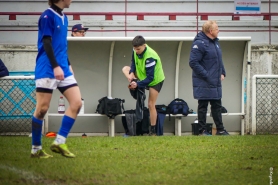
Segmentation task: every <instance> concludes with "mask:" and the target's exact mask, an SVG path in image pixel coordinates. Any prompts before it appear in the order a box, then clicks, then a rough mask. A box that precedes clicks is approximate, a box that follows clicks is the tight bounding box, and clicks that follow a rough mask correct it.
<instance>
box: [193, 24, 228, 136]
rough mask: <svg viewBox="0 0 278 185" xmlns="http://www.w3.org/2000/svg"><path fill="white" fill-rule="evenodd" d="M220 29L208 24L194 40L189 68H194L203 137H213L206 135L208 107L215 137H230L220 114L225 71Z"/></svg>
mask: <svg viewBox="0 0 278 185" xmlns="http://www.w3.org/2000/svg"><path fill="white" fill-rule="evenodd" d="M218 33H219V29H218V25H217V23H216V22H215V21H207V22H205V23H204V25H203V27H202V31H201V32H199V33H198V34H197V36H196V37H195V39H194V41H193V44H192V47H191V52H190V59H189V65H190V67H191V68H192V71H193V72H192V81H193V94H194V98H195V99H197V100H198V124H199V132H200V135H210V134H209V133H208V132H207V131H206V114H207V107H208V103H209V102H210V104H211V113H212V117H213V120H214V123H215V125H216V127H217V132H216V135H229V133H228V132H227V131H226V130H225V129H224V126H223V122H222V114H221V107H222V103H221V98H222V84H221V81H222V80H224V78H225V76H226V71H225V68H224V64H223V61H222V52H221V49H220V45H219V43H218V38H217V36H218Z"/></svg>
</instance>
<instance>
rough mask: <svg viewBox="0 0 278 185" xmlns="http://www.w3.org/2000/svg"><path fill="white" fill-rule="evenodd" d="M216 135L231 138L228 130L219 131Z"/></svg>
mask: <svg viewBox="0 0 278 185" xmlns="http://www.w3.org/2000/svg"><path fill="white" fill-rule="evenodd" d="M216 135H222V136H229V135H230V134H229V133H228V132H227V131H226V130H221V131H219V130H217V132H216Z"/></svg>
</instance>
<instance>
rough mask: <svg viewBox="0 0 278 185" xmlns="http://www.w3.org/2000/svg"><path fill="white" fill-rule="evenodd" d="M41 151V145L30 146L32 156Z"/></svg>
mask: <svg viewBox="0 0 278 185" xmlns="http://www.w3.org/2000/svg"><path fill="white" fill-rule="evenodd" d="M41 149H42V146H41V145H39V146H37V145H32V150H31V153H32V154H34V153H36V152H37V151H38V150H41Z"/></svg>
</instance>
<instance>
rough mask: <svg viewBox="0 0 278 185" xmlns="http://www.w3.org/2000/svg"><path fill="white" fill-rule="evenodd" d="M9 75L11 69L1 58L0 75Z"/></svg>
mask: <svg viewBox="0 0 278 185" xmlns="http://www.w3.org/2000/svg"><path fill="white" fill-rule="evenodd" d="M4 76H9V71H8V69H7V67H6V66H5V64H4V63H3V61H2V60H1V59H0V77H4Z"/></svg>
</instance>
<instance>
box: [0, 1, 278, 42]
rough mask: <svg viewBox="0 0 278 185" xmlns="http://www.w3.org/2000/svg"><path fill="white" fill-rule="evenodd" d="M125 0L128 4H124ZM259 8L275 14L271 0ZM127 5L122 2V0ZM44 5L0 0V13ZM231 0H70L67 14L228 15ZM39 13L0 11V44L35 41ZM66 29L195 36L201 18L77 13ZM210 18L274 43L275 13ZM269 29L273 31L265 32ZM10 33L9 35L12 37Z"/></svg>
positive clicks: (233, 32) (231, 31) (227, 32)
mask: <svg viewBox="0 0 278 185" xmlns="http://www.w3.org/2000/svg"><path fill="white" fill-rule="evenodd" d="M126 2H127V3H126ZM261 2H262V3H261V12H264V13H267V12H271V13H275V12H276V13H277V10H278V0H272V1H271V4H270V9H269V1H268V0H262V1H261ZM125 3H126V4H125ZM46 8H48V5H47V1H45V0H37V1H35V0H9V1H7V0H0V12H28V13H32V12H42V11H44V10H45V9H46ZM233 11H234V1H233V0H214V1H209V3H208V1H204V0H199V3H198V10H197V1H191V0H189V1H183V0H175V1H169V0H160V1H156V0H148V1H147V0H141V1H138V0H128V1H124V0H107V1H101V0H94V1H93V0H89V1H83V0H75V1H73V2H72V4H71V6H70V8H68V9H65V13H67V12H68V13H69V12H81V13H82V12H91V13H92V12H95V13H100V12H118V13H121V12H122V13H123V12H127V13H132V12H151V13H159V12H160V13H161V12H172V13H175V12H183V13H196V12H199V13H201V12H207V13H233ZM38 18H39V15H32V16H31V15H20V16H17V19H16V20H9V16H8V15H2V16H1V15H0V21H1V23H0V33H1V38H0V44H25V45H28V44H31V45H32V44H36V41H37V22H38ZM68 18H69V33H68V35H70V29H71V27H72V26H73V25H74V24H77V23H83V24H84V25H85V26H87V27H89V28H90V29H89V31H88V33H87V36H92V37H108V36H113V37H114V36H121V37H123V36H130V37H133V36H135V35H137V34H142V35H144V36H149V37H152V36H179V37H181V36H185V37H187V36H192V37H193V36H195V35H196V33H197V25H198V30H201V26H202V24H203V22H204V21H202V20H201V18H200V16H199V17H198V23H197V20H196V16H194V15H193V16H177V17H176V20H173V21H170V20H169V17H168V16H145V17H144V20H139V21H138V20H137V17H136V16H127V17H125V16H124V15H117V16H113V20H105V15H90V16H89V15H81V16H80V20H73V16H72V15H69V16H68ZM208 18H209V19H214V20H217V21H218V24H219V28H220V34H219V36H221V37H225V36H252V43H253V44H278V32H277V30H278V28H277V27H278V15H275V16H272V17H271V20H270V21H267V20H263V16H244V17H240V20H238V21H233V20H232V16H208ZM269 30H272V31H271V32H269ZM11 35H12V37H11Z"/></svg>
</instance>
